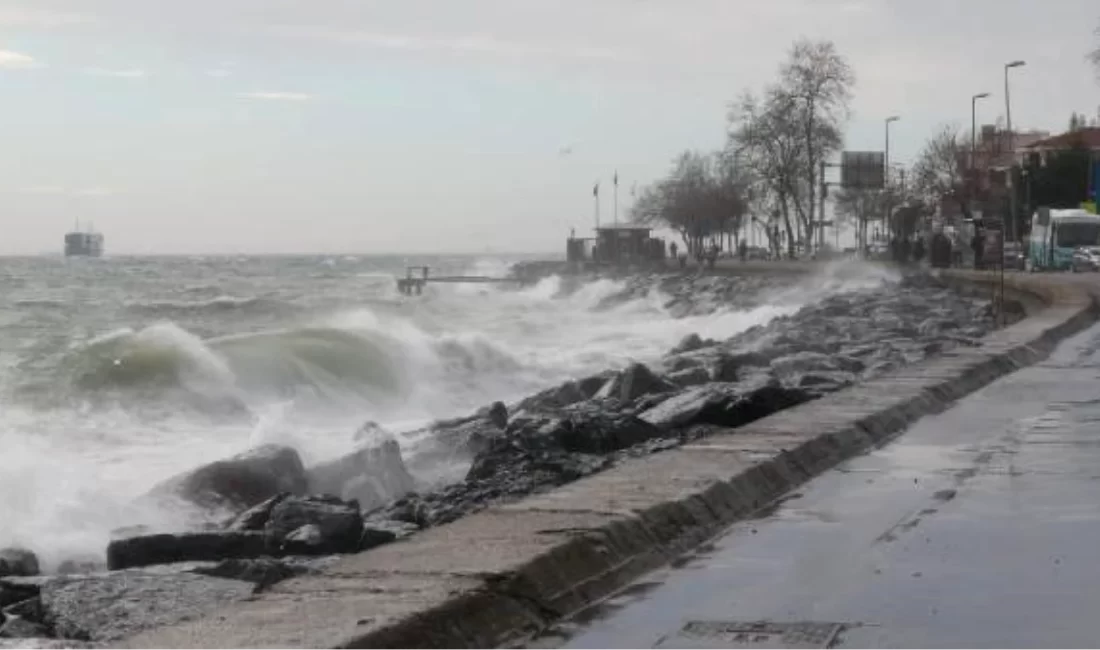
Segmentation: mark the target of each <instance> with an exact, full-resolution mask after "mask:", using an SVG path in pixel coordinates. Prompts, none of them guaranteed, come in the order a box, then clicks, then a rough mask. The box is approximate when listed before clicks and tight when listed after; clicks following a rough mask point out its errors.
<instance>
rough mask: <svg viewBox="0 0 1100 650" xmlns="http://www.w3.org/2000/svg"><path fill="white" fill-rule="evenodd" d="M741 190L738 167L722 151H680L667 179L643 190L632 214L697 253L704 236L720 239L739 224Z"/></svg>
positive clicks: (743, 202) (742, 203) (743, 186)
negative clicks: (673, 235) (668, 230)
mask: <svg viewBox="0 0 1100 650" xmlns="http://www.w3.org/2000/svg"><path fill="white" fill-rule="evenodd" d="M745 189H746V184H745V182H744V181H743V179H742V178H741V176H740V173H739V171H738V170H737V168H736V167H735V166H734V165H733V164H732V161H730V160H728V159H726V158H725V157H724V156H723V155H721V154H703V153H699V152H695V151H685V152H684V153H682V154H680V156H678V157H677V158H676V160H675V161H674V163H673V167H672V170H671V171H670V172H669V174H668V176H667V177H666V178H664V179H662V180H659V181H657V182H656V183H653V184H651V185H649V186H647V187H645V188H643V189H642V192H641V194H640V195H639V197H638V199H637V200H636V202H635V204H634V207H633V208H632V209H631V219H632V220H633V221H635V222H638V223H647V224H653V225H664V226H668V227H669V228H672V229H673V230H675V231H676V232H678V233H679V234H680V237H681V238H682V239H683V240H684V244H685V246H686V248H687V250H688V252H690V253H698V252H700V251H701V249H702V247H703V245H704V241H705V240H706V239H708V238H710V239H712V240H713V241H714V243H716V244H720V243H721V238H722V236H723V235H725V234H729V233H733V232H735V231H736V230H737V229H738V228H740V226H741V219H742V218H743V216H744V214H745V211H746V209H747V203H746V200H745Z"/></svg>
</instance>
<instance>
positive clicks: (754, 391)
mask: <svg viewBox="0 0 1100 650" xmlns="http://www.w3.org/2000/svg"><path fill="white" fill-rule="evenodd" d="M812 397H813V396H812V395H811V394H809V393H808V392H807V391H805V390H802V389H799V388H793V387H784V386H782V385H780V384H779V382H777V381H774V380H770V379H762V380H757V381H754V382H752V383H751V384H747V383H746V382H743V383H713V384H705V385H703V386H698V387H696V388H689V389H687V390H685V391H683V392H682V393H680V394H679V395H676V396H674V397H672V398H671V399H668V400H666V401H665V402H663V403H661V404H660V405H658V406H657V407H655V408H653V409H650V410H649V411H646V412H645V413H642V414H641V416H640V417H641V419H642V420H645V421H647V422H649V423H651V424H653V425H654V426H656V427H658V428H661V429H669V428H682V427H688V426H693V425H698V424H713V425H717V426H722V427H739V426H741V425H744V424H748V423H749V422H752V421H754V420H758V419H760V418H762V417H765V416H768V415H771V414H772V413H775V412H776V411H781V410H783V409H786V408H790V407H792V406H795V405H797V404H801V403H803V402H806V401H809V400H810V399H812Z"/></svg>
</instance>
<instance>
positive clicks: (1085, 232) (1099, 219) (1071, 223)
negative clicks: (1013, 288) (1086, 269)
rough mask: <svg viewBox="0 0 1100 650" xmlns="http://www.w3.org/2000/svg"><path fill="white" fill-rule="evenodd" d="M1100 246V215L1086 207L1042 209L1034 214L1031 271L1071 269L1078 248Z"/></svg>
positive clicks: (1028, 261) (1029, 251) (1029, 257)
mask: <svg viewBox="0 0 1100 650" xmlns="http://www.w3.org/2000/svg"><path fill="white" fill-rule="evenodd" d="M1093 246H1100V216H1098V215H1095V214H1090V213H1088V212H1086V211H1084V210H1080V209H1074V210H1051V209H1050V208H1039V209H1038V210H1036V211H1035V214H1033V215H1032V216H1031V236H1030V237H1029V239H1028V248H1027V259H1026V260H1025V262H1024V266H1025V268H1026V269H1027V270H1029V271H1046V270H1050V271H1067V270H1069V269H1070V268H1071V267H1072V265H1073V254H1074V252H1076V251H1077V249H1078V248H1082V247H1093Z"/></svg>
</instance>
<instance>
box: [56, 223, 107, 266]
mask: <svg viewBox="0 0 1100 650" xmlns="http://www.w3.org/2000/svg"><path fill="white" fill-rule="evenodd" d="M102 255H103V233H98V232H95V229H94V227H92V226H90V225H89V227H88V229H87V230H81V229H80V222H77V223H76V226H75V227H74V228H73V230H72V231H71V232H67V233H65V257H74V256H75V257H100V256H102Z"/></svg>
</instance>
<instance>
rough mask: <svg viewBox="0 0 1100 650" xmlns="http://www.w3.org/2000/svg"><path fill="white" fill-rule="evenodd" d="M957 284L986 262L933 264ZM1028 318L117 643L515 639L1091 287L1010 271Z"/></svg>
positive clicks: (832, 461) (1028, 357) (1075, 301)
mask: <svg viewBox="0 0 1100 650" xmlns="http://www.w3.org/2000/svg"><path fill="white" fill-rule="evenodd" d="M943 276H944V277H945V279H948V280H949V281H951V282H958V283H965V284H970V285H983V284H988V283H991V282H999V278H998V277H997V276H994V275H993V274H982V273H974V272H967V271H947V272H944V273H943ZM1005 283H1006V290H1007V291H1012V292H1014V293H1016V294H1018V295H1023V296H1029V297H1030V299H1029V300H1025V301H1024V304H1025V305H1026V306H1028V307H1030V309H1031V312H1030V313H1029V315H1028V317H1027V318H1025V319H1024V320H1021V321H1020V322H1018V323H1016V324H1014V325H1012V326H1010V327H1007V328H1005V329H1003V330H1000V331H997V332H995V333H994V334H992V335H991V336H989V337H987V338H986V339H985V340H984V341H983V344H982V346H980V347H978V348H972V349H963V350H956V351H953V352H951V353H948V354H944V355H941V356H938V357H936V358H933V359H930V360H928V361H925V362H923V363H918V364H915V365H912V366H908V367H905V368H901V369H899V370H898V371H897V372H895V373H892V374H890V375H888V376H886V377H882V378H880V379H878V380H876V381H874V382H873V383H867V384H861V385H857V386H854V387H852V388H849V389H847V390H843V391H840V392H837V393H834V394H832V395H829V396H826V397H824V398H822V399H820V400H817V401H814V402H810V403H807V404H805V405H803V406H800V407H797V408H793V409H789V410H786V411H782V412H779V413H776V414H774V415H772V416H769V417H767V418H764V419H762V420H758V421H756V422H754V423H752V424H749V425H747V426H744V427H741V428H738V429H734V430H729V432H728V433H719V434H717V435H714V436H710V437H708V438H705V439H703V440H700V441H697V442H695V443H692V444H688V445H685V446H683V447H679V448H677V449H674V450H670V451H667V452H663V453H659V454H656V455H653V456H648V457H645V458H641V459H636V460H631V461H628V462H624V463H622V464H620V465H618V466H615V467H613V468H611V469H609V470H607V471H605V472H602V473H600V474H596V475H594V476H591V477H588V478H585V479H582V480H579V481H576V482H574V483H571V484H568V485H565V486H563V487H561V488H559V489H556V490H554V491H552V492H549V493H546V494H542V495H535V496H532V497H529V498H527V499H524V500H522V501H520V502H517V503H514V504H510V505H505V506H498V507H494V508H490V509H489V510H486V511H483V512H481V513H478V514H475V515H472V516H469V517H466V518H464V519H461V520H459V521H456V522H454V523H452V524H449V525H445V526H441V527H438V528H434V529H429V530H426V531H424V532H421V533H419V534H417V535H415V536H413V537H412V538H411V539H410V540H408V541H405V542H400V543H395V544H391V545H388V546H384V547H381V548H378V549H375V550H372V551H369V552H365V553H361V554H359V555H355V556H351V557H348V558H345V559H343V560H341V561H339V562H338V563H336V564H335V565H333V566H332V567H331V568H330V569H327V570H326V572H325V573H324V574H323V575H318V576H308V577H301V578H296V579H292V580H288V581H286V582H282V583H279V584H277V585H275V586H274V587H273V588H271V589H270V590H269V591H267V592H265V593H263V594H261V595H259V596H257V597H256V598H254V599H253V600H251V601H247V602H242V603H238V604H235V605H232V606H230V607H227V608H225V609H224V610H222V611H220V612H219V613H218V614H217V615H214V616H208V617H206V618H203V619H201V620H197V621H190V622H187V623H183V624H179V625H175V626H172V627H166V628H161V629H158V630H153V631H150V632H146V633H142V634H139V635H137V636H135V637H133V638H131V639H128V640H127V642H126V643H125V644H124V645H126V646H129V647H286V646H292V647H294V646H296V647H303V646H304V647H471V646H472V647H489V646H499V645H507V644H515V643H521V642H522V641H523V640H524V639H525V638H526V637H529V636H530V635H532V634H535V633H537V632H538V631H540V630H541V629H543V628H544V627H546V626H547V625H548V624H549V623H551V622H553V621H555V620H557V619H559V618H561V617H563V616H566V615H568V614H570V613H572V612H575V611H577V610H579V609H581V608H583V607H585V606H587V605H589V604H591V603H593V602H595V601H598V600H600V599H602V598H604V597H606V596H607V595H609V594H610V593H612V592H613V591H615V590H616V589H618V588H620V587H622V586H624V585H625V584H627V583H628V582H629V581H631V580H633V579H634V578H636V577H638V576H639V575H641V574H642V573H644V572H646V571H648V570H651V569H654V568H656V567H658V566H661V565H663V564H665V563H667V562H669V561H670V560H672V559H674V558H676V557H677V556H679V555H680V554H682V553H683V552H685V551H687V550H689V549H691V548H693V547H695V546H697V545H698V544H700V543H701V542H703V541H705V540H706V539H708V538H710V537H712V536H713V535H715V534H716V533H718V532H720V531H722V530H723V529H724V528H725V527H726V526H728V525H729V524H730V523H732V522H734V521H737V520H738V519H743V518H745V517H748V516H751V515H752V514H753V513H754V512H757V511H759V510H760V509H761V508H763V507H765V506H767V505H768V504H769V503H771V502H773V501H775V500H776V499H777V498H779V497H781V496H782V495H783V494H785V493H786V492H788V491H790V490H791V489H792V488H794V487H797V486H798V485H800V484H802V483H804V482H805V481H807V480H808V479H809V478H811V477H813V476H815V475H817V474H819V473H821V472H822V471H824V470H826V469H828V468H830V467H832V466H834V465H836V464H837V463H838V462H840V461H842V460H844V459H847V458H849V457H851V456H853V455H856V454H858V453H860V452H861V451H862V450H864V449H867V448H869V447H872V446H874V445H878V444H882V443H883V442H885V441H887V440H889V439H890V438H891V437H892V436H894V435H896V434H898V433H899V432H901V431H903V430H904V429H905V428H906V427H907V426H908V425H909V424H910V423H911V422H913V421H915V420H917V419H919V418H920V417H922V416H924V415H927V414H930V413H934V412H937V411H939V410H942V409H943V408H945V407H946V406H947V405H948V404H950V403H951V402H953V401H954V400H956V399H958V398H959V397H961V396H963V395H966V394H968V393H970V392H973V391H975V390H977V389H978V388H981V387H982V386H984V385H986V384H988V383H990V382H991V381H993V380H995V379H997V378H998V377H1001V376H1003V375H1005V374H1008V373H1010V372H1012V371H1013V370H1015V369H1016V368H1019V367H1022V366H1025V365H1029V364H1031V363H1034V362H1036V361H1039V360H1041V359H1043V358H1044V357H1045V356H1046V355H1048V354H1049V353H1050V351H1051V350H1052V349H1053V347H1054V346H1055V345H1056V344H1057V343H1058V342H1059V341H1061V340H1062V339H1064V338H1066V337H1067V336H1069V335H1071V334H1073V333H1074V332H1077V331H1079V330H1081V329H1082V328H1084V327H1085V326H1087V325H1088V324H1089V323H1091V322H1093V321H1094V320H1095V319H1096V308H1095V303H1094V299H1093V294H1094V290H1093V289H1091V288H1089V287H1086V286H1085V285H1084V284H1083V283H1082V282H1080V281H1073V280H1071V279H1068V278H1062V277H1057V276H1041V275H1010V276H1007V277H1006V279H1005Z"/></svg>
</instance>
